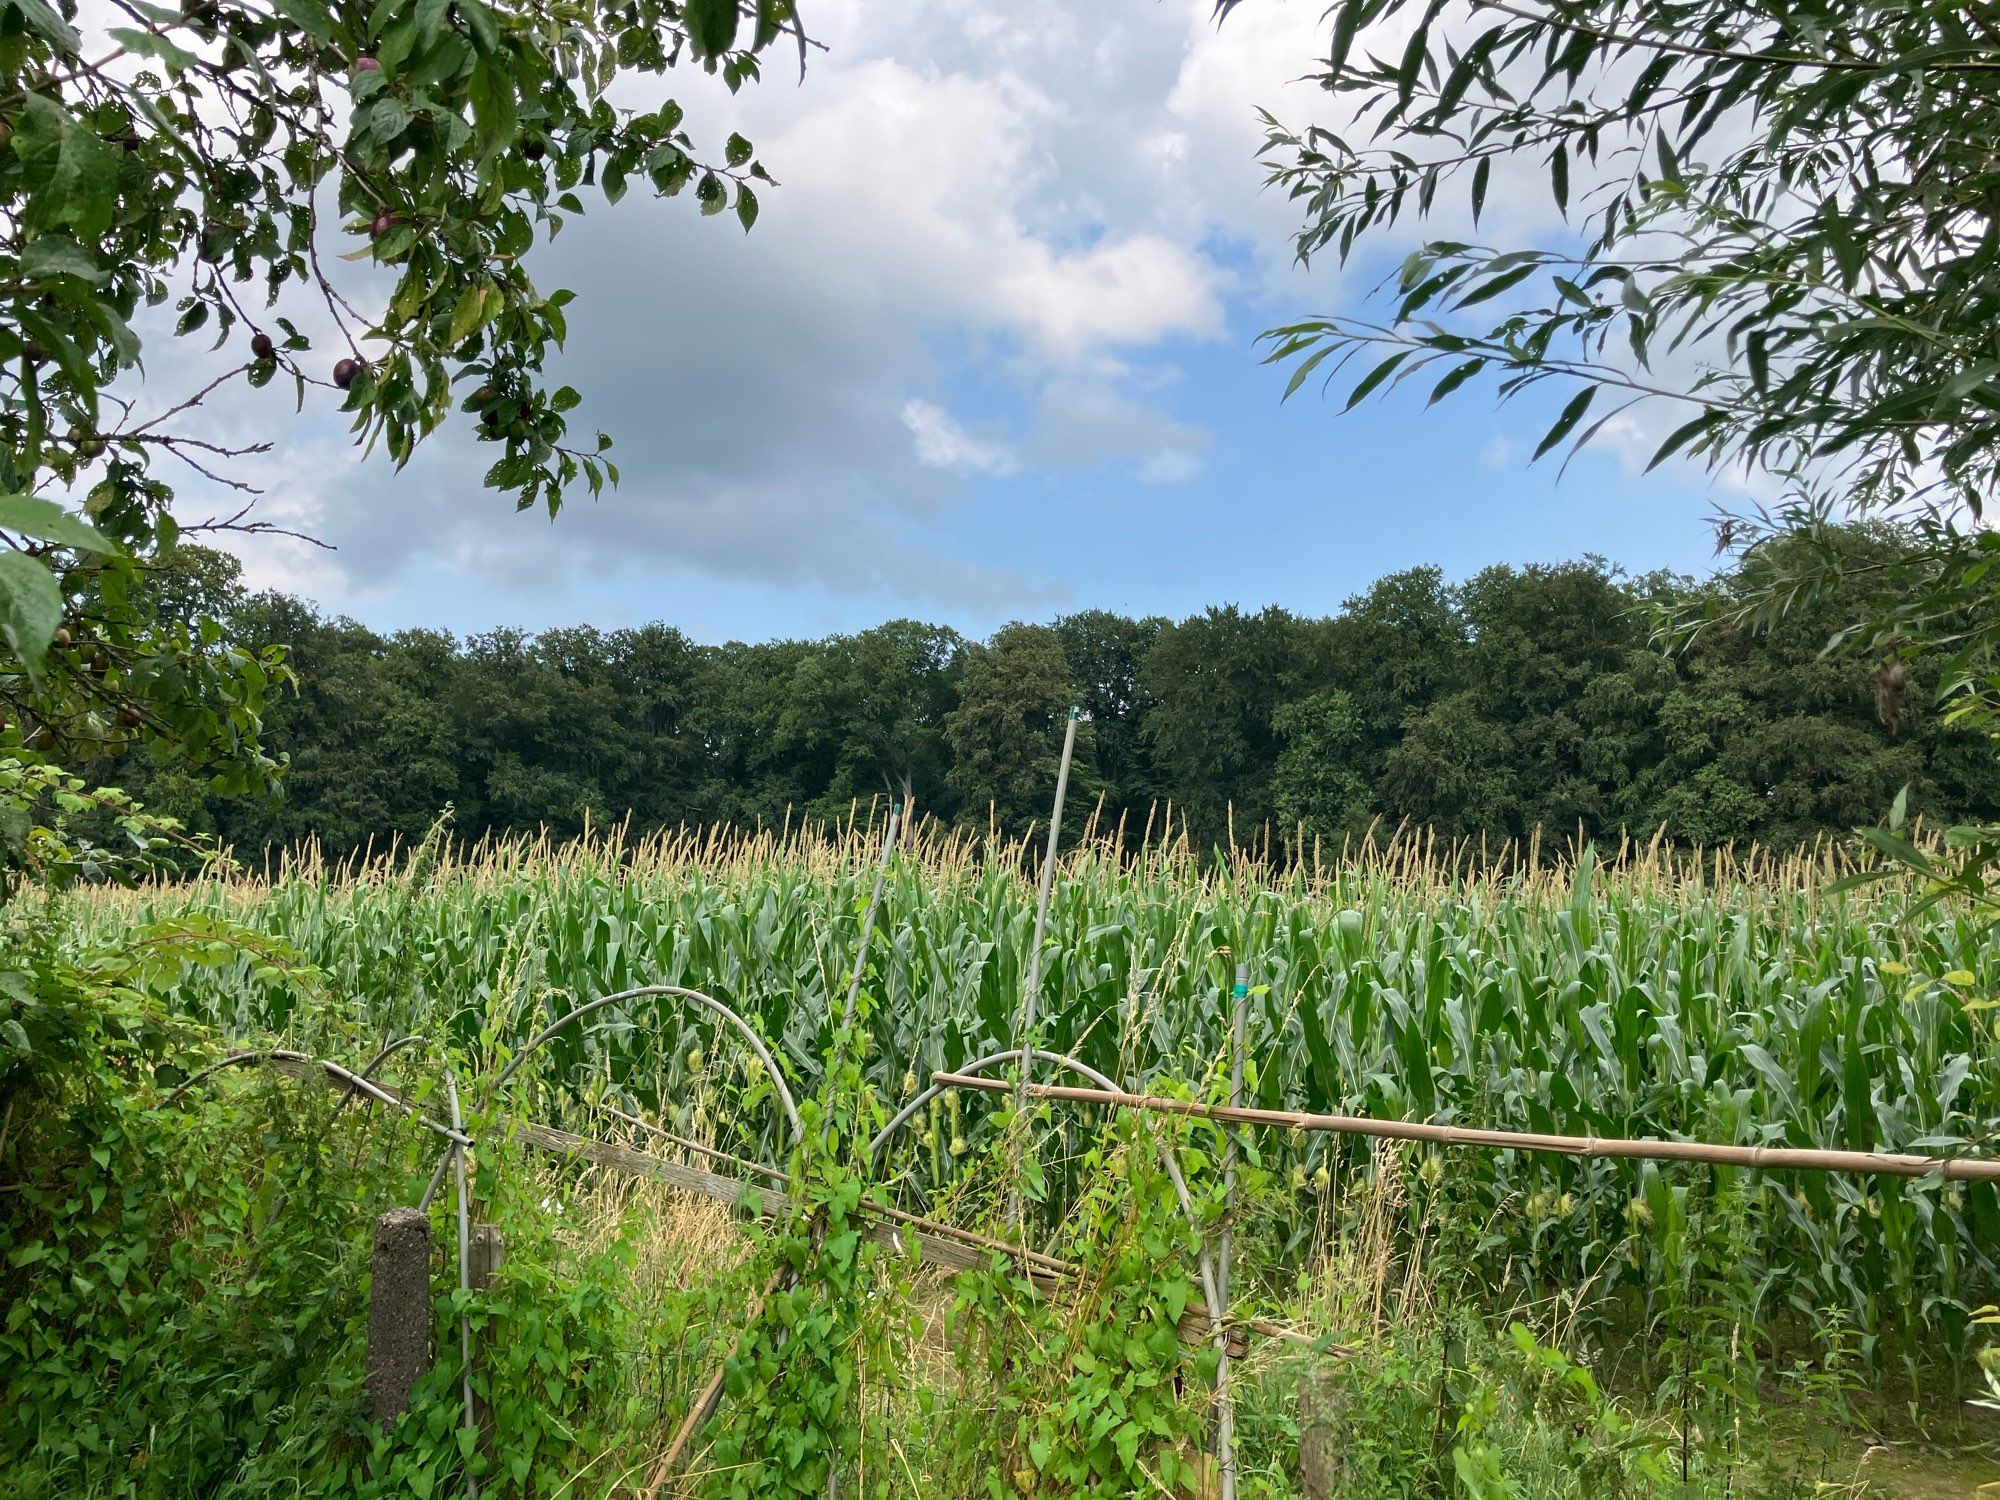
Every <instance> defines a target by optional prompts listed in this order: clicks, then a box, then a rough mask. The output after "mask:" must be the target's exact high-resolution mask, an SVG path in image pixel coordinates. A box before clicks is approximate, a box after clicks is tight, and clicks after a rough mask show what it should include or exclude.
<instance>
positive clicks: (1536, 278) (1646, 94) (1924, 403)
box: [1222, 0, 2000, 516]
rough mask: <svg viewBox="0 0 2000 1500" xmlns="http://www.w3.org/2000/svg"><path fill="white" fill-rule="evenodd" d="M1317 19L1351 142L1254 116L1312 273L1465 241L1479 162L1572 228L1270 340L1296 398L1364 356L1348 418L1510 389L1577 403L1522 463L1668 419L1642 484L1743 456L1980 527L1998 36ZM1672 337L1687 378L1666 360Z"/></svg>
mask: <svg viewBox="0 0 2000 1500" xmlns="http://www.w3.org/2000/svg"><path fill="white" fill-rule="evenodd" d="M1231 3H1233V0H1224V4H1223V7H1222V8H1224V9H1227V8H1229V6H1230V4H1231ZM1329 19H1330V21H1331V30H1332V42H1331V46H1330V48H1329V50H1328V53H1327V55H1326V57H1325V59H1324V61H1323V64H1322V66H1321V69H1320V71H1319V73H1318V74H1317V78H1318V82H1319V83H1320V85H1321V87H1322V88H1323V89H1325V90H1326V91H1327V92H1328V94H1330V95H1332V96H1334V97H1335V98H1336V99H1337V100H1338V101H1339V102H1340V104H1341V105H1342V106H1344V107H1345V109H1346V110H1347V112H1348V113H1349V114H1350V115H1351V116H1352V119H1353V121H1354V123H1355V124H1357V125H1358V126H1359V127H1360V128H1359V129H1351V128H1348V127H1346V126H1342V127H1336V128H1327V127H1319V126H1315V127H1311V128H1308V129H1306V130H1303V131H1295V130H1288V129H1286V128H1285V127H1283V126H1281V125H1279V124H1278V123H1277V122H1276V121H1275V120H1274V121H1272V122H1271V125H1272V129H1271V133H1270V137H1269V140H1268V142H1267V146H1266V151H1267V154H1268V155H1269V156H1270V158H1271V159H1272V161H1273V168H1272V181H1273V183H1274V184H1276V185H1278V186H1281V187H1283V188H1285V189H1286V190H1287V191H1288V192H1289V193H1290V194H1291V195H1292V197H1293V198H1294V199H1295V200H1296V201H1297V202H1298V203H1299V204H1300V206H1301V209H1302V211H1303V213H1304V216H1305V224H1304V226H1303V227H1302V229H1301V230H1300V232H1299V236H1298V245H1299V250H1300V253H1301V255H1303V256H1311V255H1313V254H1316V253H1318V252H1320V251H1323V250H1331V251H1333V252H1334V253H1336V254H1337V255H1338V256H1339V257H1340V258H1341V259H1342V260H1346V259H1348V258H1349V257H1350V256H1353V255H1355V254H1357V253H1360V252H1362V251H1364V250H1366V249H1368V248H1370V247H1372V245H1373V244H1374V243H1375V242H1376V241H1377V240H1378V239H1385V238H1388V237H1389V236H1390V235H1391V234H1392V233H1394V232H1395V230H1396V229H1397V227H1398V226H1401V225H1403V224H1404V223H1405V221H1407V220H1414V221H1417V222H1419V223H1422V222H1427V221H1430V220H1432V219H1434V218H1438V217H1442V216H1444V215H1445V214H1447V213H1450V214H1452V215H1453V216H1457V215H1458V214H1459V213H1460V212H1461V206H1463V208H1464V209H1466V210H1469V213H1470V218H1471V221H1472V223H1473V224H1474V225H1475V226H1476V225H1477V223H1478V221H1479V218H1480V215H1481V212H1482V210H1483V209H1484V208H1485V204H1486V196H1487V192H1488V190H1489V188H1490V186H1491V185H1492V182H1493V177H1494V171H1495V168H1496V166H1498V167H1499V168H1501V169H1503V170H1504V169H1506V168H1509V167H1513V166H1516V165H1527V164H1528V163H1533V164H1535V165H1536V166H1538V167H1540V168H1542V169H1545V171H1546V175H1547V178H1548V184H1549V197H1550V199H1551V200H1552V202H1553V205H1554V207H1555V209H1556V210H1557V212H1558V213H1559V214H1561V215H1563V216H1564V217H1566V218H1567V217H1569V216H1571V215H1572V213H1573V214H1574V216H1575V219H1576V224H1577V232H1575V233H1570V234H1564V235H1562V236H1560V238H1562V239H1564V240H1567V241H1569V243H1567V244H1564V245H1561V246H1555V245H1547V246H1532V247H1524V248H1491V247H1488V246H1486V245H1481V244H1476V243H1466V242H1464V241H1463V240H1461V239H1459V238H1456V237H1454V238H1451V239H1443V240H1435V241H1432V242H1430V243H1427V244H1426V245H1424V246H1423V247H1422V248H1421V249H1419V250H1417V251H1416V252H1415V253H1413V254H1411V255H1410V256H1409V258H1408V259H1407V260H1406V261H1405V262H1404V264H1403V267H1402V269H1401V271H1400V273H1399V274H1398V276H1397V278H1396V280H1395V290H1394V296H1393V299H1392V307H1393V310H1392V312H1391V314H1390V319H1391V320H1390V322H1388V323H1387V324H1380V323H1374V322H1369V321H1366V320H1361V319H1352V318H1334V319H1321V320H1314V321H1311V322H1305V323H1301V324H1298V325H1295V326H1293V327H1289V328H1284V329H1279V330H1277V331H1275V332H1274V333H1273V334H1272V335H1271V337H1272V339H1273V340H1274V341H1275V343H1276V348H1275V349H1274V351H1273V354H1272V358H1274V359H1277V360H1283V361H1294V360H1295V361H1296V362H1297V363H1296V368H1295V370H1294V374H1293V386H1294V388H1296V386H1297V385H1298V384H1299V383H1301V382H1302V381H1303V380H1304V379H1305V378H1307V377H1308V376H1309V375H1311V374H1312V373H1313V372H1314V371H1315V370H1316V369H1317V368H1318V367H1320V366H1321V365H1322V364H1323V363H1324V362H1325V361H1326V360H1327V359H1328V357H1329V356H1333V355H1340V356H1348V355H1353V354H1356V353H1359V352H1362V351H1365V350H1368V349H1370V348H1378V347H1379V348H1384V349H1387V350H1390V351H1393V352H1390V353H1389V354H1388V356H1387V357H1386V358H1384V359H1382V360H1381V361H1380V362H1379V363H1376V364H1374V365H1373V366H1372V368H1370V369H1369V370H1368V373H1367V374H1365V375H1364V376H1363V377H1362V378H1361V379H1360V381H1359V382H1358V383H1357V384H1356V386H1355V387H1354V391H1353V394H1352V395H1351V396H1350V397H1349V399H1348V405H1349V406H1350V407H1351V406H1353V405H1354V404H1355V403H1356V402H1357V401H1359V400H1361V399H1363V398H1364V397H1366V396H1367V395H1368V394H1369V393H1371V392H1372V391H1375V390H1378V389H1383V388H1386V387H1387V386H1388V385H1390V384H1392V383H1393V384H1401V383H1403V382H1405V381H1408V380H1412V379H1420V380H1422V381H1423V383H1425V384H1428V385H1430V386H1431V399H1432V400H1436V399H1438V398H1439V397H1441V396H1442V395H1444V394H1447V393H1448V392H1450V391H1451V390H1455V389H1457V388H1458V387H1460V386H1462V385H1464V384H1466V383H1467V382H1468V381H1471V380H1474V379H1477V378H1478V377H1480V376H1482V375H1487V376H1492V377H1494V378H1496V379H1497V380H1498V381H1499V390H1500V392H1501V394H1502V395H1503V396H1507V395H1512V394H1514V393H1516V392H1518V391H1520V390H1523V389H1526V388H1529V387H1531V386H1534V385H1536V384H1538V383H1540V382H1542V381H1544V380H1557V381H1561V382H1565V383H1570V382H1573V383H1574V384H1575V385H1576V386H1577V387H1579V388H1578V389H1576V390H1575V391H1574V393H1573V394H1572V395H1570V396H1569V398H1568V400H1567V402H1566V404H1565V405H1564V407H1563V409H1562V411H1561V414H1560V415H1559V416H1558V418H1557V419H1556V421H1555V422H1554V424H1553V425H1552V426H1551V427H1550V429H1549V431H1548V434H1547V436H1546V437H1545V438H1544V439H1543V440H1542V443H1541V445H1540V448H1539V449H1538V451H1537V454H1536V456H1537V457H1539V456H1540V455H1541V453H1542V452H1546V451H1548V450H1549V449H1551V448H1553V447H1555V446H1556V445H1558V444H1560V443H1562V442H1563V441H1564V440H1566V439H1570V440H1572V441H1573V442H1575V443H1580V442H1582V441H1584V440H1586V439H1587V438H1588V436H1589V435H1590V433H1592V432H1594V431H1595V430H1596V428H1597V427H1599V426H1601V425H1602V424H1603V422H1604V421H1605V420H1607V419H1608V418H1609V417H1611V416H1613V415H1615V414H1616V412H1617V411H1620V410H1623V409H1624V408H1625V407H1626V406H1629V405H1631V404H1633V401H1634V400H1635V399H1637V398H1643V397H1657V398H1660V399H1663V400H1665V401H1667V402H1669V403H1674V404H1678V405H1679V406H1680V408H1681V409H1680V410H1679V411H1677V412H1675V413H1674V420H1675V421H1676V422H1677V423H1679V424H1681V425H1680V426H1679V428H1678V430H1677V431H1676V432H1675V433H1674V434H1673V435H1672V436H1671V437H1670V438H1668V439H1667V441H1666V442H1665V443H1664V444H1663V445H1662V446H1661V448H1660V451H1659V454H1658V456H1657V457H1656V459H1655V462H1658V461H1659V459H1660V458H1664V457H1665V456H1667V454H1669V453H1672V452H1676V451H1684V452H1687V453H1691V454H1696V455H1701V456H1705V457H1706V458H1707V459H1708V460H1709V461H1710V462H1711V464H1713V465H1714V466H1716V467H1721V466H1723V465H1725V464H1728V463H1732V462H1738V461H1742V460H1746V459H1747V460H1748V461H1749V462H1751V463H1752V464H1756V465H1761V466H1763V467H1766V468H1768V469H1772V470H1774V471H1776V472H1778V473H1779V474H1781V475H1785V476H1791V477H1798V476H1800V475H1802V474H1808V473H1812V474H1817V475H1819V476H1820V477H1821V479H1822V482H1832V481H1834V480H1837V481H1838V482H1839V484H1840V486H1841V488H1842V489H1844V490H1845V491H1846V492H1847V493H1848V494H1849V495H1851V496H1852V497H1854V498H1855V499H1858V500H1859V501H1860V502H1861V503H1862V504H1864V505H1870V504H1878V505H1879V504H1888V505H1896V504H1903V503H1906V502H1908V501H1909V500H1911V499H1912V498H1916V497H1921V496H1924V495H1927V494H1932V493H1935V494H1937V495H1939V496H1940V497H1942V498H1943V500H1944V503H1945V504H1946V505H1948V506H1957V507H1963V508H1964V509H1965V510H1967V511H1969V512H1970V513H1971V514H1972V515H1975V516H1976V515H1977V514H1978V513H1979V510H1980V506H1981V504H1982V503H1983V498H1984V494H1985V492H1986V491H1987V490H1988V489H1990V487H1991V484H1992V481H1993V479H1994V477H1995V475H1996V472H2000V470H1996V458H2000V443H1996V437H2000V427H1996V425H1995V422H1994V418H1993V405H1994V402H1993V397H1994V395H1995V393H1996V391H2000V387H1996V386H1995V385H1994V380H1995V377H1996V374H2000V366H1996V365H1995V363H1994V362H1993V359H1992V357H1991V351H1990V349H1989V348H1988V342H1989V341H1988V338H1987V330H1988V325H1989V323H1990V309H1988V307H1987V305H1986V298H1987V297H1988V295H1989V294H1990V287H1989V283H1990V281H1991V278H1992V275H1993V270H1994V264H1995V262H1994V256H1995V254H1996V251H1995V247H1994V245H1993V243H1992V241H1991V239H1990V237H1989V236H1988V235H1987V234H1985V233H1984V226H1985V225H1987V224H1988V223H1989V222H1990V220H1991V217H1992V212H1993V205H1994V198H1993V194H1994V192H1995V189H1996V186H2000V178H1996V175H1995V166H1994V163H1995V160H1996V154H1995V153H1996V148H2000V111H1996V108H1995V106H1994V102H1993V91H1992V88H1991V86H1990V80H1991V78H1992V76H1993V73H1994V71H1995V70H1996V69H2000V56H1996V51H1995V45H1996V44H1995V37H1994V35H1993V33H1992V30H1991V28H1990V26H1988V25H1986V24H1985V23H1983V22H1982V21H1980V20H1978V19H1976V18H1974V17H1972V16H1969V15H1968V14H1967V13H1966V12H1965V10H1964V8H1963V7H1961V6H1959V5H1957V4H1953V3H1950V0H1929V3H1919V4H1907V3H1902V0H1894V3H1892V0H1861V3H1850V0H1810V3H1806V4H1784V5H1773V4H1752V5H1731V4H1725V3H1722V0H1694V3H1692V4H1688V5H1681V6H1672V7H1667V6H1661V5H1657V4H1652V3H1646V0H1614V3H1612V4H1608V5H1607V4H1604V3H1600V0H1535V3H1534V4H1531V5H1526V6H1517V5H1513V4H1502V3H1499V0H1473V3H1472V4H1471V6H1470V7H1469V9H1468V13H1467V14H1466V15H1464V16H1462V17H1461V16H1457V15H1455V14H1454V15H1451V16H1449V18H1447V16H1446V15H1445V14H1444V13H1443V7H1441V6H1440V5H1438V4H1435V3H1428V0H1425V3H1419V0H1343V3H1342V4H1339V5H1337V6H1335V7H1334V8H1333V9H1332V11H1331V12H1330V16H1329ZM1475 232H1476V231H1475ZM1549 238H1550V239H1552V240H1553V239H1556V238H1558V236H1556V235H1551V236H1550V237H1549ZM1489 303H1491V304H1494V305H1495V307H1497V309H1498V310H1497V311H1495V310H1494V309H1493V308H1484V304H1489ZM1475 307H1482V309H1483V310H1482V311H1481V312H1479V313H1478V314H1476V315H1474V314H1472V309H1473V308H1475ZM1691 340H1695V341H1699V347H1700V349H1701V351H1702V355H1703V358H1702V359H1701V360H1700V362H1699V363H1698V364H1695V365H1694V366H1693V373H1692V374H1690V375H1688V376H1687V377H1685V378H1682V377H1679V376H1677V375H1676V374H1675V373H1674V370H1673V366H1672V365H1671V363H1670V361H1669V359H1668V356H1669V354H1670V353H1671V352H1672V351H1674V350H1676V349H1678V348H1680V347H1681V346H1683V345H1685V344H1687V343H1688V342H1689V341H1691ZM1342 362H1344V359H1343V361H1342ZM1420 372H1429V374H1420ZM1430 375H1437V376H1440V377H1442V378H1439V379H1436V380H1435V381H1432V380H1431V379H1430ZM1599 397H1602V398H1603V399H1602V400H1597V399H1595V398H1599ZM1614 400H1615V401H1618V402H1619V403H1620V404H1619V405H1618V406H1617V407H1611V406H1610V403H1611V402H1612V401H1614ZM1607 408H1609V409H1607ZM1586 416H1592V417H1595V419H1596V421H1595V423H1594V424H1593V425H1591V426H1584V425H1583V424H1584V418H1585V417H1586ZM1827 466H1832V472H1831V473H1830V474H1829V473H1828V472H1827Z"/></svg>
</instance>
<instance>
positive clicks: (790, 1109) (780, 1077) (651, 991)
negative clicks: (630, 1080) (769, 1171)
mask: <svg viewBox="0 0 2000 1500" xmlns="http://www.w3.org/2000/svg"><path fill="white" fill-rule="evenodd" d="M656 996H664V997H671V998H673V999H677V1000H692V1001H693V1002H694V1003H695V1004H696V1005H700V1006H703V1007H705V1008H706V1009H708V1010H711V1011H713V1012H714V1013H715V1014H716V1015H718V1016H720V1017H722V1019H723V1020H725V1021H727V1022H728V1023H729V1024H730V1025H731V1026H734V1027H735V1028H736V1029H737V1031H739V1032H740V1033H742V1036H743V1039H744V1041H746V1042H748V1043H749V1044H750V1050H751V1051H752V1052H754V1053H756V1054H757V1060H758V1061H759V1062H761V1063H763V1065H764V1069H765V1071H766V1072H768V1073H769V1074H770V1075H771V1088H772V1090H773V1091H774V1092H775V1093H776V1094H777V1096H778V1103H779V1105H780V1106H781V1107H782V1108H783V1109H784V1111H785V1118H786V1119H787V1120H789V1121H790V1122H791V1126H792V1139H793V1140H795V1141H796V1140H803V1139H804V1138H805V1133H806V1128H805V1126H804V1124H803V1123H801V1121H800V1120H799V1108H798V1106H797V1105H796V1104H794V1103H793V1102H792V1091H791V1090H790V1089H788V1088H786V1087H785V1075H784V1074H783V1073H781V1072H779V1071H778V1062H777V1059H776V1058H774V1057H772V1056H771V1049H770V1048H768V1047H766V1046H765V1045H764V1041H763V1038H762V1037H760V1036H758V1035H757V1033H756V1032H755V1031H753V1030H752V1029H751V1027H750V1023H749V1022H748V1021H746V1020H744V1019H743V1017H741V1016H739V1015H738V1014H737V1013H736V1012H735V1011H733V1010H731V1009H730V1008H729V1007H728V1006H726V1005H724V1004H723V1003H722V1002H721V1001H720V1000H718V999H716V998H715V997H714V996H713V995H705V994H703V993H702V992H701V991H700V990H691V989H688V988H687V987H686V986H684V985H678V984H645V985H640V986H639V987H638V988H636V989H630V990H620V991H619V992H618V993H617V994H615V995H600V996H599V997H598V998H597V999H595V1000H592V1001H591V1002H589V1003H588V1004H587V1005H579V1006H578V1007H577V1008H576V1009H575V1010H573V1011H571V1012H570V1013H569V1014H568V1015H566V1016H563V1017H560V1018H559V1019H557V1020H555V1021H552V1022H550V1023H549V1024H548V1025H547V1026H544V1027H543V1028H542V1029H541V1030H540V1031H538V1032H536V1033H535V1035H534V1036H532V1037H530V1038H529V1039H528V1040H527V1042H526V1043H525V1044H523V1046H522V1048H521V1050H520V1051H519V1052H517V1053H515V1054H514V1056H513V1058H512V1059H511V1060H509V1062H508V1064H507V1066H506V1067H504V1068H502V1069H501V1070H500V1076H499V1077H498V1078H496V1079H494V1080H493V1084H492V1086H491V1087H490V1088H489V1089H487V1091H486V1093H487V1097H488V1098H491V1097H492V1096H493V1095H494V1094H497V1093H499V1092H500V1090H501V1088H502V1087H503V1086H504V1085H505V1084H506V1082H507V1080H508V1079H510V1078H512V1077H513V1076H514V1073H515V1071H516V1070H517V1069H518V1068H519V1067H520V1066H521V1064H522V1063H524V1062H526V1061H527V1060H528V1056H529V1054H530V1053H532V1052H533V1051H534V1050H535V1049H536V1048H537V1047H540V1046H541V1045H542V1044H543V1043H544V1042H546V1041H548V1039H549V1038H550V1037H552V1036H554V1035H556V1034H557V1033H558V1032H560V1031H561V1030H562V1029H563V1028H564V1027H565V1026H568V1025H570V1024H571V1023H572V1022H574V1021H579V1020H581V1019H582V1018H583V1017H585V1016H587V1015H589V1014H590V1013H591V1012H592V1011H594V1010H602V1009H603V1008H604V1007H605V1006H607V1005H615V1004H617V1003H618V1002H619V1001H621V1000H644V999H650V998H653V997H656Z"/></svg>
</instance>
